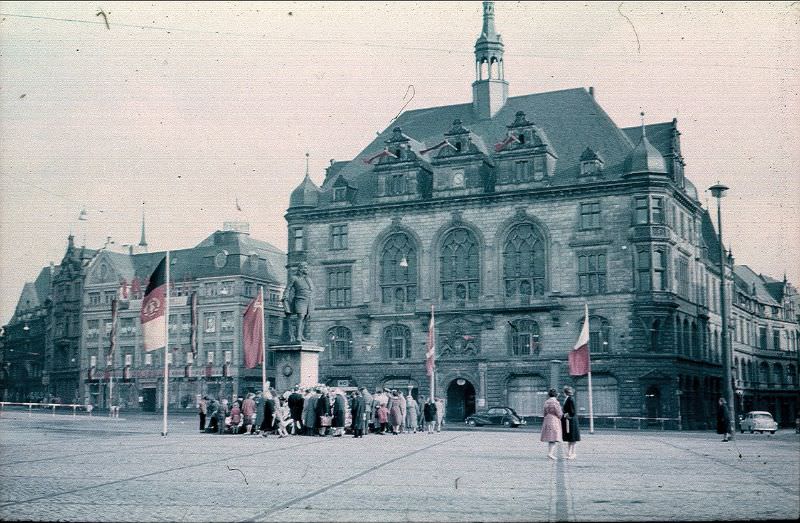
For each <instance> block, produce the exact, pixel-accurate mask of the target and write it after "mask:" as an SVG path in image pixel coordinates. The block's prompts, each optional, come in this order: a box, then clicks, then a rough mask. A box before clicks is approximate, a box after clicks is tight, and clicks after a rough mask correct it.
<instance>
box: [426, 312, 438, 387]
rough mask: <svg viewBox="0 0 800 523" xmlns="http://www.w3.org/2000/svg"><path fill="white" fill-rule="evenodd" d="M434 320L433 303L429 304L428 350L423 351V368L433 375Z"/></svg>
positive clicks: (434, 362) (434, 354) (434, 360)
mask: <svg viewBox="0 0 800 523" xmlns="http://www.w3.org/2000/svg"><path fill="white" fill-rule="evenodd" d="M435 331H436V322H435V321H434V319H433V305H431V322H430V324H429V325H428V351H427V352H426V353H425V370H426V371H427V372H428V376H433V372H434V371H435V370H436V332H435Z"/></svg>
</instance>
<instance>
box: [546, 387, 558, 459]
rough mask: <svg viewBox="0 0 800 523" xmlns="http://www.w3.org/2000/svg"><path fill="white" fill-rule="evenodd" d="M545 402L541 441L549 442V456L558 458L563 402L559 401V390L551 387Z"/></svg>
mask: <svg viewBox="0 0 800 523" xmlns="http://www.w3.org/2000/svg"><path fill="white" fill-rule="evenodd" d="M547 395H548V398H547V400H545V402H544V419H542V436H541V441H546V442H547V457H548V458H550V459H556V455H555V451H556V443H558V442H559V441H561V416H562V415H563V412H562V411H561V404H560V403H558V399H557V398H556V396H558V392H556V389H550V391H549V392H548V393H547Z"/></svg>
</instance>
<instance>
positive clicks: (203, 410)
mask: <svg viewBox="0 0 800 523" xmlns="http://www.w3.org/2000/svg"><path fill="white" fill-rule="evenodd" d="M207 399H208V398H207V397H206V396H203V397H202V398H200V402H199V403H198V404H197V413H198V414H199V415H200V432H205V430H206V414H208V403H207V402H206V400H207Z"/></svg>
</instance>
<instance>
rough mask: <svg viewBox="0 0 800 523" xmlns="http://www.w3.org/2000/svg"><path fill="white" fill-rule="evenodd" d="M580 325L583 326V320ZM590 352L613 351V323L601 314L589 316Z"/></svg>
mask: <svg viewBox="0 0 800 523" xmlns="http://www.w3.org/2000/svg"><path fill="white" fill-rule="evenodd" d="M579 325H580V327H581V328H583V320H581V321H580V323H579ZM589 352H591V353H593V354H599V353H601V352H611V324H610V323H609V322H608V320H607V319H605V318H603V317H601V316H589Z"/></svg>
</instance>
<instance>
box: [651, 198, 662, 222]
mask: <svg viewBox="0 0 800 523" xmlns="http://www.w3.org/2000/svg"><path fill="white" fill-rule="evenodd" d="M650 213H651V219H652V222H653V223H664V198H661V197H659V196H654V197H653V198H652V200H651V201H650Z"/></svg>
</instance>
